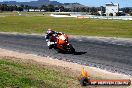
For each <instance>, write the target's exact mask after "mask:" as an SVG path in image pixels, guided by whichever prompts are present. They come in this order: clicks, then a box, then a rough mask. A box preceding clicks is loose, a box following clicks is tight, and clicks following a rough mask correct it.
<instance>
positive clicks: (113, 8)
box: [105, 2, 119, 16]
mask: <svg viewBox="0 0 132 88" xmlns="http://www.w3.org/2000/svg"><path fill="white" fill-rule="evenodd" d="M105 5H106V11H105V13H106V16H116V13H118V12H119V4H118V3H112V2H111V3H106V4H105Z"/></svg>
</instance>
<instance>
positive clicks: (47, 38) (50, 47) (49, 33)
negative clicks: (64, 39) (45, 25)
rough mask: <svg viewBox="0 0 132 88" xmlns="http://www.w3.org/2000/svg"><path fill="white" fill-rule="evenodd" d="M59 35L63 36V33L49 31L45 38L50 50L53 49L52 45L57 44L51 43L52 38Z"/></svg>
mask: <svg viewBox="0 0 132 88" xmlns="http://www.w3.org/2000/svg"><path fill="white" fill-rule="evenodd" d="M59 34H61V32H56V31H53V30H51V29H48V30H47V33H46V36H45V38H46V42H47V45H48V47H49V49H52V45H54V44H56V42H54V41H51V37H52V36H57V35H59Z"/></svg>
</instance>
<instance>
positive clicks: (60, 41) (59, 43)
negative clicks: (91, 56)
mask: <svg viewBox="0 0 132 88" xmlns="http://www.w3.org/2000/svg"><path fill="white" fill-rule="evenodd" d="M50 39H51V42H52V43H53V44H52V45H51V46H50V47H52V48H54V49H55V50H56V51H57V52H58V53H72V54H73V53H75V49H74V48H73V46H72V45H71V44H70V43H69V41H68V36H67V35H66V34H64V33H61V34H58V35H57V36H51V38H50Z"/></svg>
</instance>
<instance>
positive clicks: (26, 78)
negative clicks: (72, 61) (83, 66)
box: [0, 59, 77, 88]
mask: <svg viewBox="0 0 132 88" xmlns="http://www.w3.org/2000/svg"><path fill="white" fill-rule="evenodd" d="M73 80H75V81H73ZM68 82H70V83H75V82H77V80H76V79H75V78H73V77H71V76H68V75H66V74H64V73H62V72H60V71H57V70H53V69H48V68H45V67H44V66H39V65H37V64H31V63H22V62H20V61H12V60H7V59H0V88H67V87H68ZM73 85H74V84H73Z"/></svg>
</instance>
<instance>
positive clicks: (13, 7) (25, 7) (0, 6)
mask: <svg viewBox="0 0 132 88" xmlns="http://www.w3.org/2000/svg"><path fill="white" fill-rule="evenodd" d="M29 9H40V10H42V9H43V10H45V11H46V12H55V11H56V10H59V11H61V12H62V11H63V12H97V11H99V10H101V9H102V8H101V7H71V8H65V7H64V6H63V5H58V6H54V5H47V6H46V5H42V6H41V7H34V6H29V5H20V6H18V5H7V4H0V11H24V10H29ZM102 10H103V11H105V8H104V7H103V9H102Z"/></svg>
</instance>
